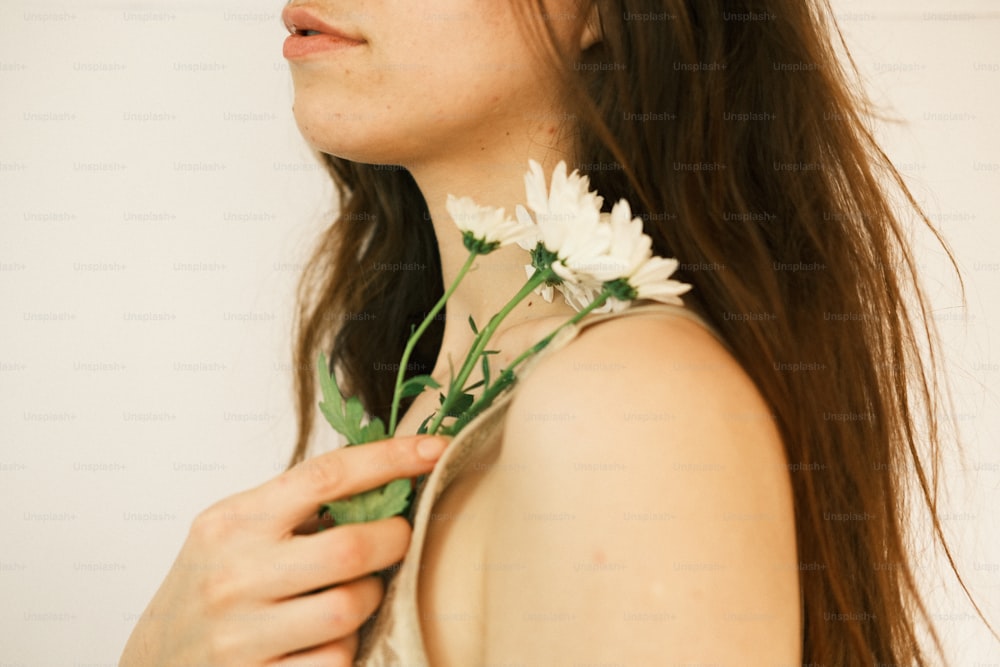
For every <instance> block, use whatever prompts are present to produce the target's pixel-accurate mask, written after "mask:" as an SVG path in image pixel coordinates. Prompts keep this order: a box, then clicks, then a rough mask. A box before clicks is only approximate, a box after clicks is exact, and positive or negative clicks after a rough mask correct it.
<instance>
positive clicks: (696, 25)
mask: <svg viewBox="0 0 1000 667" xmlns="http://www.w3.org/2000/svg"><path fill="white" fill-rule="evenodd" d="M823 9H824V8H823V7H821V6H820V3H819V2H803V1H802V0H767V1H762V2H754V3H743V2H734V1H725V2H724V1H723V0H690V1H683V0H661V1H660V2H652V1H645V2H639V1H633V0H618V1H607V0H594V1H593V2H591V1H589V0H547V1H546V2H544V3H538V2H527V1H524V2H516V3H504V2H493V3H483V2H476V1H473V0H433V1H431V2H425V3H382V2H369V3H364V4H363V5H359V6H355V5H354V4H350V5H348V4H346V3H340V2H336V1H334V0H306V1H299V0H293V1H292V2H290V3H289V4H288V6H287V7H286V8H285V12H284V18H285V21H286V24H288V26H289V29H290V31H291V32H292V33H293V35H292V36H291V37H290V38H289V41H288V42H286V50H285V55H286V57H287V58H288V59H289V62H290V64H291V71H292V75H293V81H294V83H295V92H296V99H295V115H296V119H297V121H298V124H299V127H300V129H301V131H302V133H303V134H304V136H305V137H306V138H307V139H308V140H309V142H310V143H311V144H312V145H313V146H314V147H316V148H317V149H318V150H319V151H321V152H322V153H323V154H324V155H325V159H326V160H327V162H328V165H329V166H330V168H331V173H332V174H333V176H334V178H335V180H336V182H337V183H338V185H339V186H340V188H341V194H342V198H341V202H342V212H341V215H340V218H339V220H338V222H337V223H336V224H334V225H333V226H332V227H331V228H330V230H329V232H328V233H327V236H326V237H325V239H324V241H323V243H322V244H321V246H320V247H319V248H318V250H317V252H316V254H315V256H314V260H313V262H312V264H311V265H310V268H309V270H308V271H307V273H306V275H305V276H304V278H303V283H302V307H301V317H300V335H299V341H298V344H297V350H296V352H297V360H298V362H299V363H298V364H297V368H298V369H299V371H298V374H299V375H298V379H297V382H298V389H299V399H300V403H299V419H300V437H299V442H298V445H297V448H296V452H295V455H294V457H293V462H301V461H303V460H304V459H305V455H306V451H307V445H308V442H309V439H310V433H311V428H310V426H311V424H312V421H313V416H314V409H313V405H314V401H315V400H316V399H315V396H314V387H313V379H312V374H311V373H312V369H313V368H314V366H313V364H314V360H315V357H316V355H317V354H318V352H319V351H320V350H321V349H326V350H328V351H332V361H333V362H334V364H335V365H336V367H337V368H338V370H339V372H340V373H341V375H342V377H343V378H344V379H345V381H346V385H347V387H348V389H349V391H350V392H352V393H354V394H356V395H358V396H359V397H361V398H362V400H363V402H364V404H365V406H366V408H367V409H368V411H369V412H370V413H371V414H373V415H379V416H382V417H383V418H384V417H385V416H386V413H387V411H388V404H389V400H390V397H391V386H392V385H391V383H392V381H393V379H394V376H395V369H396V367H395V366H394V364H396V363H398V360H399V358H400V355H401V351H402V347H403V344H404V342H405V339H406V335H407V333H408V332H409V330H410V326H411V325H412V324H413V323H415V322H416V321H419V319H420V318H421V317H422V316H423V315H424V314H425V313H426V312H427V311H428V310H429V308H430V306H431V304H433V303H434V301H435V300H436V299H437V298H438V296H439V295H440V294H441V291H442V284H447V283H449V282H450V279H451V277H453V276H454V275H455V272H456V271H457V269H458V266H459V265H460V264H461V262H462V261H463V260H464V259H465V251H464V249H463V248H462V245H461V242H460V240H459V239H460V236H459V234H458V233H457V232H456V231H455V229H454V226H453V224H452V222H451V220H450V218H449V216H448V214H447V213H446V211H445V209H444V203H445V199H446V195H447V194H449V193H453V194H455V195H459V196H471V197H472V198H473V199H475V200H476V201H478V202H479V203H483V204H489V205H492V206H502V207H504V208H506V210H508V211H510V210H513V208H514V206H515V205H516V204H517V203H519V202H521V201H523V181H522V174H523V172H524V171H525V169H526V167H527V163H528V160H529V159H534V160H537V161H538V162H540V163H541V164H542V165H543V166H544V167H545V170H546V172H547V173H551V170H552V168H553V166H554V165H555V164H556V163H557V162H559V161H560V160H565V161H567V162H568V163H569V164H571V165H574V166H576V167H577V168H579V169H580V170H581V171H582V172H584V173H587V174H588V175H589V176H590V178H591V183H592V184H593V186H594V188H595V189H596V190H597V191H598V192H599V193H601V194H602V195H603V196H604V197H605V201H606V202H607V203H609V204H610V203H612V202H614V201H616V200H617V199H619V198H622V197H623V198H626V199H627V200H628V201H629V202H630V203H631V204H632V207H633V210H634V211H636V212H638V214H640V215H641V216H642V217H643V218H644V219H645V223H646V232H647V233H648V234H649V235H650V236H651V237H652V238H653V240H654V244H655V245H654V248H655V250H656V252H657V253H658V254H660V255H664V256H676V257H678V258H679V259H680V261H681V262H682V267H681V268H682V271H681V274H682V275H681V276H680V278H681V279H683V280H684V281H686V282H689V283H690V284H692V285H693V289H692V291H691V292H690V293H689V294H688V295H686V296H685V303H686V309H679V308H670V307H667V306H652V307H643V308H634V309H632V310H630V311H626V313H625V314H622V315H619V316H615V317H606V318H603V319H601V318H591V319H590V321H589V323H587V324H586V326H583V327H581V329H580V330H579V331H578V332H577V334H576V337H575V338H573V339H572V340H566V341H564V344H563V345H561V346H560V347H557V348H554V349H552V350H547V351H546V352H545V353H544V356H543V357H542V358H540V359H538V361H537V363H536V364H535V365H534V366H533V368H532V369H531V372H530V373H528V374H525V375H524V376H522V378H521V380H520V381H519V383H518V385H517V386H516V387H515V389H514V391H513V393H512V394H511V395H509V396H507V397H506V398H505V400H504V401H503V402H502V404H500V405H498V406H496V408H495V409H493V410H492V411H491V412H490V413H488V414H486V415H484V416H483V417H482V418H481V420H480V422H479V423H477V424H472V425H470V426H469V427H468V432H463V434H461V435H460V436H459V437H458V438H456V439H455V440H453V441H452V442H451V443H450V444H449V445H448V449H447V451H446V452H445V453H444V454H443V459H442V466H441V467H438V468H437V470H436V471H435V473H434V474H433V475H431V477H430V478H429V480H428V482H427V487H425V488H424V490H423V494H422V496H421V500H420V503H419V505H418V512H417V515H416V517H415V519H414V522H415V524H414V525H415V532H414V533H413V535H412V541H411V533H410V527H409V525H408V523H407V522H406V520H405V519H403V518H401V517H395V518H393V519H389V520H384V521H379V522H373V523H369V524H361V525H349V526H338V527H335V528H333V529H330V530H326V531H323V532H320V533H317V534H311V533H312V530H313V529H312V527H311V526H310V525H309V524H304V522H305V521H306V519H307V517H308V516H309V514H310V512H311V511H314V510H315V507H316V506H317V505H318V504H319V503H320V502H323V501H325V500H330V499H333V498H339V497H346V496H348V495H350V494H352V493H354V492H356V491H358V490H361V489H365V488H371V487H374V486H376V485H377V484H380V483H382V482H385V481H387V480H389V479H393V478H399V477H407V476H408V477H414V476H416V475H420V474H424V473H427V472H428V471H430V470H431V469H432V468H433V467H434V460H435V459H436V457H438V456H442V455H441V449H442V446H443V445H444V443H443V442H441V441H440V440H439V439H437V438H419V437H414V436H413V434H414V433H415V432H416V431H417V427H418V425H419V424H420V422H421V421H422V420H423V418H424V417H426V416H427V415H428V414H429V413H430V412H431V411H432V410H433V407H434V401H435V397H433V396H431V395H430V394H426V395H422V396H420V397H419V398H417V399H416V400H415V401H414V402H413V404H412V405H410V406H409V409H408V410H407V412H406V415H405V416H404V418H403V420H402V421H401V423H400V426H399V429H398V430H397V434H398V435H401V436H404V437H400V438H396V439H395V440H393V441H390V442H384V443H378V444H371V445H366V446H364V447H358V448H351V449H348V450H338V451H335V452H332V453H328V454H324V455H322V456H319V457H315V458H312V459H310V460H308V461H305V462H304V463H300V465H297V466H295V467H293V468H292V469H291V470H289V471H288V472H287V473H285V474H284V475H282V476H280V477H278V478H277V479H275V480H272V481H271V482H268V483H267V484H265V485H263V486H261V487H259V488H257V489H254V490H251V491H248V492H246V493H244V494H240V495H238V496H235V497H233V498H230V499H226V500H224V501H222V502H220V503H219V504H218V505H216V506H214V507H213V508H210V509H209V510H207V511H206V512H204V513H203V514H202V515H201V516H200V517H199V518H198V519H197V520H196V522H195V524H194V526H193V528H192V532H191V535H190V537H189V539H188V541H187V543H186V544H185V546H184V548H183V550H182V553H181V555H180V556H179V558H178V561H177V564H176V565H175V567H174V569H173V570H172V571H171V573H170V575H169V576H168V578H167V580H166V582H164V585H163V587H162V588H161V590H160V591H159V592H158V593H157V595H156V597H155V598H154V600H153V601H152V603H151V604H150V607H149V609H148V610H147V612H146V614H144V616H143V619H142V620H141V621H140V623H139V625H138V626H137V628H136V630H135V631H134V633H133V635H132V638H131V639H130V642H129V645H128V646H127V647H126V650H125V655H124V656H123V659H122V663H123V664H137V665H138V664H191V663H198V664H238V665H272V664H274V665H277V664H280V665H306V664H324V665H326V664H330V665H334V664H350V662H351V661H352V660H353V659H354V657H355V655H356V653H357V654H358V655H357V659H358V661H359V663H360V664H372V665H374V664H413V665H424V664H432V665H478V664H544V665H558V664H643V665H646V664H675V663H676V664H687V663H698V664H702V663H704V664H708V663H719V664H723V663H736V662H739V663H745V662H747V661H748V660H750V658H749V657H748V656H751V657H752V659H753V660H755V661H758V662H760V663H763V664H792V663H796V664H798V663H815V664H831V665H853V664H870V663H872V662H880V663H890V664H928V660H929V658H928V654H927V650H926V648H927V647H925V646H921V645H919V644H918V643H917V640H918V634H917V625H918V623H919V622H921V621H928V620H929V619H928V616H927V613H926V610H925V608H924V606H923V603H922V602H921V599H920V596H919V595H918V592H917V590H916V587H915V584H914V579H913V570H912V566H911V564H910V561H909V558H908V555H907V553H906V551H905V548H904V544H905V541H904V520H903V517H905V516H907V514H906V508H907V505H906V497H905V496H904V490H905V489H904V481H905V480H904V477H903V475H902V470H903V469H904V468H907V467H908V466H914V467H915V469H916V471H917V473H918V480H919V485H920V489H921V496H922V498H923V499H924V500H925V501H927V502H929V503H931V509H932V516H933V517H934V526H935V529H936V531H937V535H938V536H939V537H940V535H941V533H940V525H939V523H938V521H937V517H936V515H935V514H933V503H932V499H933V497H934V488H935V480H934V479H933V478H930V479H929V478H928V477H927V476H926V474H925V472H924V471H925V470H926V469H927V467H928V466H927V463H926V462H924V461H923V460H922V459H921V458H919V457H918V448H917V442H918V439H919V438H922V437H925V438H928V439H929V442H930V443H931V445H932V447H931V451H930V453H929V454H928V455H927V456H929V458H930V460H931V461H933V460H934V458H935V457H936V456H937V428H936V421H935V419H936V417H935V415H936V413H937V410H936V402H935V400H936V398H935V388H934V386H933V382H932V378H933V377H934V374H933V357H931V358H930V363H929V365H928V366H927V367H926V368H925V366H924V365H922V364H921V360H920V357H919V356H918V354H917V352H918V341H919V340H920V339H921V338H922V337H923V336H924V335H926V336H927V337H929V336H930V331H929V329H928V328H927V327H926V326H925V325H923V324H921V325H920V326H919V327H918V328H914V327H913V325H911V323H910V319H909V317H910V311H909V310H908V309H907V307H906V298H905V291H906V290H907V288H917V285H916V282H915V277H914V263H913V260H912V258H911V256H910V254H909V251H908V249H907V247H906V245H905V243H904V242H903V237H902V228H901V225H900V224H899V222H898V218H897V216H896V214H895V212H894V211H893V210H892V209H891V208H890V206H889V201H888V197H887V195H886V194H885V192H884V185H883V183H882V182H881V181H880V180H879V177H880V176H884V175H888V176H889V179H888V182H889V183H891V184H893V185H894V186H898V187H899V189H900V191H901V192H903V193H904V194H905V193H906V190H905V187H904V186H903V184H902V182H901V181H900V180H899V179H898V176H897V175H896V172H895V171H894V170H893V169H892V167H891V165H889V164H888V161H887V160H886V159H885V157H884V155H883V154H882V153H881V152H880V151H879V150H878V148H877V146H876V145H875V143H874V141H873V140H872V137H871V134H870V133H869V131H868V129H867V125H866V124H865V118H864V117H863V116H862V112H863V111H864V110H865V107H864V105H863V102H862V100H861V99H860V98H858V97H857V96H856V95H855V93H854V92H853V90H852V87H851V85H850V83H851V80H850V79H849V77H848V76H847V74H846V73H845V72H844V71H843V70H842V69H841V68H840V66H839V64H838V63H839V61H838V60H837V59H836V54H835V51H834V48H833V46H832V44H831V39H830V37H829V35H828V33H827V23H826V19H825V17H826V16H827V14H826V13H825V12H824V11H823ZM334 156H335V157H334ZM909 201H910V203H912V200H909ZM524 263H525V262H524V253H523V251H520V250H518V249H516V248H505V249H503V250H501V251H498V252H496V253H493V254H491V255H490V256H488V257H484V258H481V260H480V261H479V262H478V263H477V267H476V270H475V271H474V272H472V273H470V276H469V278H468V279H467V280H466V281H465V282H464V283H463V285H462V287H461V288H460V289H459V291H457V292H456V293H455V294H454V296H453V297H452V298H451V299H450V301H449V302H448V306H447V317H446V318H444V320H443V322H442V323H441V324H440V326H439V327H438V329H437V331H436V333H435V335H434V336H429V337H427V338H426V341H425V342H426V345H425V346H424V347H423V349H422V350H420V354H419V355H418V357H419V358H417V359H415V360H414V362H413V368H412V369H408V372H410V374H416V373H421V372H430V373H431V374H432V375H434V376H435V377H438V378H439V379H446V378H447V377H448V368H449V360H450V359H460V358H461V357H462V356H463V353H464V351H465V349H466V348H467V346H468V343H469V340H470V337H471V332H470V330H469V328H468V325H467V324H466V323H467V321H468V319H469V317H470V316H471V317H473V318H474V319H475V321H477V322H484V321H486V320H487V319H488V318H489V316H490V315H491V314H492V313H494V312H496V311H497V310H498V309H499V307H500V305H501V304H502V303H503V302H505V301H506V299H507V298H508V297H509V296H510V294H512V293H513V292H514V291H515V290H516V289H517V288H518V287H519V286H520V285H521V284H522V283H523V280H524V272H523V265H524ZM917 294H918V295H919V294H920V292H919V289H917ZM916 303H917V304H918V308H917V309H918V311H919V312H920V313H921V314H922V310H921V309H922V308H923V301H922V300H917V301H916ZM571 313H572V310H571V309H570V308H569V306H567V305H566V304H565V303H563V302H562V301H561V300H558V299H556V300H554V301H553V302H551V303H548V302H545V301H543V300H541V299H538V298H535V299H532V300H529V301H526V302H525V303H524V304H523V305H522V306H520V307H519V308H518V309H516V310H515V311H514V313H513V314H512V315H511V316H510V317H509V318H508V320H506V322H505V326H504V328H503V329H502V330H501V331H500V332H499V334H498V337H497V338H496V339H495V343H494V344H493V345H492V347H494V348H496V349H499V350H501V355H500V356H499V358H498V359H497V360H496V365H497V366H498V367H499V366H502V365H503V360H504V359H508V360H509V359H511V358H513V356H515V355H516V354H518V353H519V352H521V351H522V350H524V349H526V348H527V347H528V346H529V345H531V344H532V343H534V342H535V341H536V340H538V339H540V338H541V337H542V336H543V335H544V334H546V333H548V332H549V331H551V330H552V329H553V328H554V326H555V325H556V324H558V323H560V322H562V321H564V320H565V319H566V318H567V317H568V316H569V315H570V314H571ZM932 349H933V348H932ZM921 420H924V421H925V423H926V424H927V427H928V432H927V433H926V434H920V433H918V430H917V426H916V424H917V423H918V422H920V421H921ZM418 450H419V452H418ZM420 452H422V454H421V453H420ZM300 524H302V525H300ZM408 546H409V551H407V547H408ZM404 553H405V554H407V557H406V559H405V560H404V561H403V563H402V565H401V566H400V567H399V569H398V573H397V576H395V577H391V583H390V584H389V585H390V589H389V592H388V596H387V598H386V599H385V604H384V605H383V608H382V610H381V611H380V612H379V614H378V616H377V617H376V619H375V621H374V622H373V623H369V624H367V625H365V626H364V628H362V632H361V638H362V639H363V641H362V642H360V644H359V634H358V629H359V628H361V626H362V623H363V622H364V621H365V620H366V619H367V618H368V617H369V616H370V615H371V614H372V612H373V611H375V610H376V608H377V606H378V605H379V603H380V601H381V600H382V597H383V594H384V593H385V589H384V587H383V583H382V580H381V578H379V577H376V576H370V573H373V572H376V571H378V570H381V569H383V568H386V567H388V566H390V565H393V564H394V563H397V562H398V561H399V560H400V558H402V557H403V555H404ZM390 573H391V572H390ZM932 636H933V639H934V640H935V642H937V636H936V635H934V634H932ZM359 646H360V649H359ZM937 648H938V650H940V647H939V646H938V647H937ZM359 650H360V653H358V651H359Z"/></svg>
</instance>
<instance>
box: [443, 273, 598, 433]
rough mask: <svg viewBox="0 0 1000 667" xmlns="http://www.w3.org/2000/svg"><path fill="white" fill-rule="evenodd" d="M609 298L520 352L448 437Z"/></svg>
mask: <svg viewBox="0 0 1000 667" xmlns="http://www.w3.org/2000/svg"><path fill="white" fill-rule="evenodd" d="M610 296H611V293H610V292H609V291H604V292H601V293H600V294H599V295H598V296H597V298H596V299H594V300H593V301H592V302H591V303H589V304H588V305H587V307H586V308H584V309H583V310H581V311H580V312H578V313H577V314H576V315H574V316H573V317H571V318H570V319H568V320H567V321H565V322H563V323H562V324H561V325H559V327H557V328H556V329H555V330H554V331H553V332H552V333H550V334H549V335H548V336H546V337H545V338H543V339H542V340H540V341H538V342H537V343H535V344H534V345H532V346H531V347H529V348H528V349H527V350H525V351H524V352H522V353H521V354H520V355H518V357H517V358H516V359H514V361H512V362H511V363H510V365H509V366H507V367H506V368H505V369H503V370H502V371H501V372H500V375H499V376H498V377H497V381H496V382H495V383H494V384H493V386H491V387H488V388H487V389H486V390H485V391H483V393H482V395H481V396H480V397H479V398H478V399H476V401H475V402H474V403H473V404H472V405H470V406H469V409H468V410H466V411H465V412H464V413H462V417H460V418H459V420H458V421H457V422H455V424H454V426H456V427H457V428H454V429H452V430H451V431H450V432H449V433H448V435H456V434H457V433H458V432H459V431H460V430H462V428H463V427H464V426H465V424H467V423H469V421H471V420H472V419H474V418H475V417H476V415H478V414H479V413H480V412H482V411H483V410H485V409H486V408H488V407H489V406H490V404H492V403H493V399H495V398H496V397H497V395H498V394H500V392H501V391H503V390H504V389H506V388H507V386H508V385H510V384H512V383H513V382H514V380H515V379H516V377H515V373H514V371H515V370H516V369H517V367H518V366H520V365H521V364H522V363H524V362H525V361H526V360H527V359H528V357H530V356H531V355H533V354H537V353H538V352H541V351H542V349H544V348H545V347H546V346H547V345H548V344H549V343H550V342H552V339H553V338H555V337H556V335H558V333H559V332H560V331H562V330H563V329H565V328H566V327H568V326H570V325H573V324H576V323H577V322H579V321H580V320H581V319H583V318H584V317H586V316H587V315H589V314H590V312H591V311H593V310H594V309H595V308H600V307H601V306H602V305H603V304H604V302H605V301H607V300H608V297H610Z"/></svg>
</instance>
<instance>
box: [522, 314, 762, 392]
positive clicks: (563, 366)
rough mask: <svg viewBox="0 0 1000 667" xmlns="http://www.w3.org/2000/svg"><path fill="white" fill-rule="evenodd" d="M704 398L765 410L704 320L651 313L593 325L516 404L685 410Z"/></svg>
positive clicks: (558, 353)
mask: <svg viewBox="0 0 1000 667" xmlns="http://www.w3.org/2000/svg"><path fill="white" fill-rule="evenodd" d="M699 394H711V395H712V396H714V397H715V398H716V399H723V398H724V399H727V400H730V401H736V402H746V403H753V404H754V405H755V406H757V407H760V406H762V399H760V396H759V395H757V392H756V388H755V386H754V384H753V382H752V381H751V379H750V378H749V376H748V375H747V374H746V372H745V371H744V370H743V368H742V366H741V365H740V364H739V363H738V362H737V360H736V359H735V358H734V357H733V355H732V354H731V353H730V351H729V349H728V347H727V346H726V345H725V343H724V342H723V341H722V340H721V338H720V337H719V335H718V334H717V333H716V332H715V330H714V329H712V328H711V327H710V326H709V325H708V324H707V323H706V322H705V321H704V320H703V319H702V318H701V317H700V316H699V315H697V314H695V313H694V312H693V311H690V310H687V309H685V308H683V307H679V306H647V307H638V308H633V309H630V310H628V311H625V312H623V313H618V314H615V315H604V316H598V317H597V318H595V319H593V320H591V321H590V322H588V321H586V320H585V321H584V323H583V325H582V326H581V327H580V331H579V333H578V334H577V335H576V336H574V337H573V338H572V339H571V340H569V342H567V343H566V344H564V345H562V346H560V347H559V349H556V350H553V351H552V352H550V353H548V354H545V355H543V356H542V358H540V359H538V361H537V363H535V364H534V365H533V367H532V372H531V373H530V374H529V375H528V377H527V378H525V380H524V381H523V382H522V383H521V385H520V386H519V388H518V396H517V398H516V399H515V403H520V404H521V405H522V406H523V405H524V404H533V405H539V404H546V405H547V404H550V403H566V402H567V401H573V402H580V403H581V404H582V405H588V406H591V407H593V406H592V405H591V404H593V403H597V404H598V407H601V406H606V405H616V404H621V403H623V402H627V401H629V400H634V401H648V400H655V399H662V400H665V401H670V402H671V403H673V404H677V402H683V401H686V400H692V399H693V398H694V397H695V396H697V395H699ZM560 396H563V397H565V399H564V400H560V399H559V398H558V397H560ZM598 396H599V397H600V398H598ZM516 407H517V406H512V410H514V409H515V408H516Z"/></svg>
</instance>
